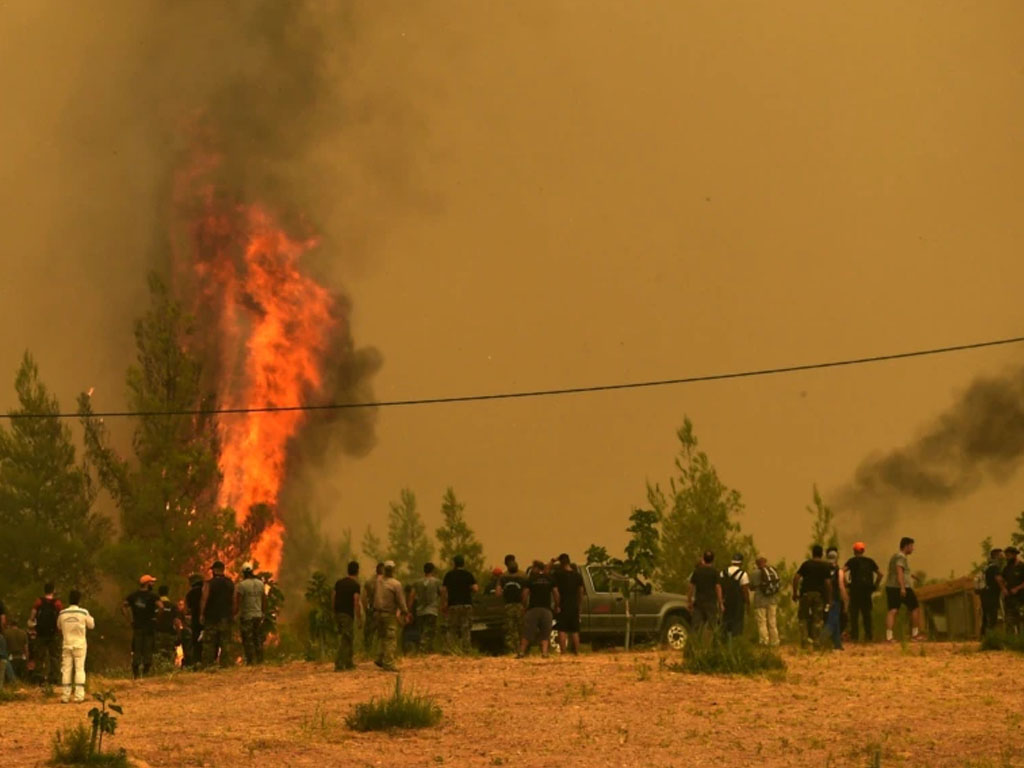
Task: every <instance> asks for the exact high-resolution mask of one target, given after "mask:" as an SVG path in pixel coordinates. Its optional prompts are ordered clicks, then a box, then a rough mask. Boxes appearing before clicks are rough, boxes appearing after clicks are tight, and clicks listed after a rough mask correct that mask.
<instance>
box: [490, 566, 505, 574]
mask: <svg viewBox="0 0 1024 768" xmlns="http://www.w3.org/2000/svg"><path fill="white" fill-rule="evenodd" d="M503 573H504V571H503V570H501V568H498V567H497V566H495V567H494V568H491V575H492V576H501V574H503Z"/></svg>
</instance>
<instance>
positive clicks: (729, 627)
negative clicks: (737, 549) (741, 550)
mask: <svg viewBox="0 0 1024 768" xmlns="http://www.w3.org/2000/svg"><path fill="white" fill-rule="evenodd" d="M721 581H722V599H723V601H724V603H725V612H724V614H723V616H722V629H723V630H724V632H725V635H726V637H740V636H741V635H742V634H743V618H744V616H745V615H746V612H747V606H748V605H750V577H749V576H748V575H747V572H746V571H745V570H743V555H741V554H738V553H737V554H735V555H733V556H732V562H731V563H730V564H729V566H728V567H727V568H726V569H725V570H724V571H722V574H721Z"/></svg>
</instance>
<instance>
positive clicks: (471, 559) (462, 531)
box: [435, 487, 484, 577]
mask: <svg viewBox="0 0 1024 768" xmlns="http://www.w3.org/2000/svg"><path fill="white" fill-rule="evenodd" d="M465 508H466V505H465V504H463V503H462V502H461V501H459V500H458V499H457V498H456V497H455V490H454V489H453V488H451V487H449V488H448V490H446V491H445V493H444V497H443V498H442V499H441V515H442V517H443V518H444V524H443V525H442V526H441V527H440V528H438V529H437V531H436V532H435V533H436V535H437V541H438V543H439V544H440V545H441V551H440V553H439V556H440V559H441V569H442V570H444V569H446V568H449V567H451V563H452V558H453V557H455V555H462V556H463V557H464V558H466V570H468V571H469V572H470V573H473V574H476V575H477V577H479V576H480V575H481V574H482V573H483V572H484V548H483V545H482V544H481V543H480V542H479V541H477V538H476V534H474V533H473V529H472V528H470V527H469V525H467V524H466V518H465V516H464V515H463V514H462V510H464V509H465Z"/></svg>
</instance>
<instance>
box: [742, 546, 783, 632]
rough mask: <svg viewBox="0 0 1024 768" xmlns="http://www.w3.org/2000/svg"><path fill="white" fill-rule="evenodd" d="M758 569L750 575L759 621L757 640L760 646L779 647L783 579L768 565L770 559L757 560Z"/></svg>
mask: <svg viewBox="0 0 1024 768" xmlns="http://www.w3.org/2000/svg"><path fill="white" fill-rule="evenodd" d="M756 565H757V569H756V570H755V571H754V572H753V573H751V574H750V589H751V590H753V592H754V618H755V619H756V620H757V638H758V643H759V644H760V645H767V646H771V647H772V648H778V646H779V623H778V608H779V592H780V591H781V590H782V579H780V578H779V572H778V571H777V570H775V569H774V568H772V567H771V566H770V565H768V558H766V557H764V556H763V555H762V556H761V557H759V558H757V561H756Z"/></svg>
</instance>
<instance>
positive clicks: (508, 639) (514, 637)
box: [498, 555, 527, 653]
mask: <svg viewBox="0 0 1024 768" xmlns="http://www.w3.org/2000/svg"><path fill="white" fill-rule="evenodd" d="M510 557H511V558H512V559H511V560H509V558H510ZM505 568H506V571H505V573H504V574H502V576H501V578H500V579H499V580H498V594H499V595H501V599H502V602H503V603H504V606H505V651H506V652H507V653H519V644H520V643H521V642H522V639H523V614H524V613H525V611H526V608H525V606H524V605H523V590H524V589H526V583H527V582H526V579H525V578H523V576H522V574H520V573H519V563H517V562H516V559H515V557H513V556H512V555H507V556H506V557H505Z"/></svg>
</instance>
